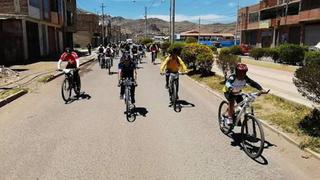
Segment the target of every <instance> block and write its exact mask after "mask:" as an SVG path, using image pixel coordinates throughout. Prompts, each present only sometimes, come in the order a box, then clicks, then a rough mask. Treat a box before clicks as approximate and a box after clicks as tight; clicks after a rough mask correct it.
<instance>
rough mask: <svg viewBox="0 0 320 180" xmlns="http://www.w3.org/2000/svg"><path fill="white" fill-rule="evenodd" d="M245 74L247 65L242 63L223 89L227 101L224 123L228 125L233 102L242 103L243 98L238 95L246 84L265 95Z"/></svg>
mask: <svg viewBox="0 0 320 180" xmlns="http://www.w3.org/2000/svg"><path fill="white" fill-rule="evenodd" d="M247 72H248V67H247V65H245V64H243V63H239V64H237V66H236V72H235V74H232V75H230V76H229V78H228V79H227V81H226V83H225V86H224V88H223V92H224V95H225V97H226V99H227V100H228V101H229V108H228V118H226V123H227V124H229V125H230V124H232V123H233V115H234V105H235V102H237V103H240V102H242V101H243V97H242V96H241V95H239V93H240V92H241V90H242V89H243V88H244V87H245V86H246V84H249V85H250V86H251V87H253V88H256V89H257V90H259V91H260V93H261V94H266V93H267V91H265V90H264V89H263V88H262V87H261V86H260V85H259V84H258V83H257V82H255V81H253V80H252V79H250V78H249V77H248V76H247Z"/></svg>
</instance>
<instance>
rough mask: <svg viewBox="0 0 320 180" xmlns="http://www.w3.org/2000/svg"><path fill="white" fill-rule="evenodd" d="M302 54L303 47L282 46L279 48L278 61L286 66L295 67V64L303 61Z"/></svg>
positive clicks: (303, 51)
mask: <svg viewBox="0 0 320 180" xmlns="http://www.w3.org/2000/svg"><path fill="white" fill-rule="evenodd" d="M304 53H305V49H304V47H301V46H299V45H296V44H282V45H280V46H279V57H280V60H281V61H283V62H285V63H288V64H292V65H297V63H301V62H302V61H303V59H304Z"/></svg>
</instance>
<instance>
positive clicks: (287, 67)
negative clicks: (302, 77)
mask: <svg viewBox="0 0 320 180" xmlns="http://www.w3.org/2000/svg"><path fill="white" fill-rule="evenodd" d="M241 62H243V63H245V64H251V65H255V66H260V67H264V68H270V69H275V70H281V71H287V72H292V73H293V72H295V71H296V70H297V69H298V67H295V66H290V65H285V64H276V63H272V62H266V61H257V60H250V59H248V58H245V57H242V58H241Z"/></svg>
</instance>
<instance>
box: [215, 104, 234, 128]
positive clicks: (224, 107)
mask: <svg viewBox="0 0 320 180" xmlns="http://www.w3.org/2000/svg"><path fill="white" fill-rule="evenodd" d="M228 108H229V103H228V102H227V101H222V102H221V103H220V106H219V111H218V123H219V127H220V130H221V131H222V132H223V133H224V134H229V133H230V132H231V131H232V126H229V125H227V123H226V122H225V119H226V118H227V117H228Z"/></svg>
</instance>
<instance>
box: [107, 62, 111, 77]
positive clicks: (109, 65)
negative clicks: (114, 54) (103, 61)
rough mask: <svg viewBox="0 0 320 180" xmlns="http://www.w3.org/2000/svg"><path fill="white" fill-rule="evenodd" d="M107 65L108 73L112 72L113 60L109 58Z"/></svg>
mask: <svg viewBox="0 0 320 180" xmlns="http://www.w3.org/2000/svg"><path fill="white" fill-rule="evenodd" d="M107 66H108V73H109V74H111V62H110V60H108V63H107Z"/></svg>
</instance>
